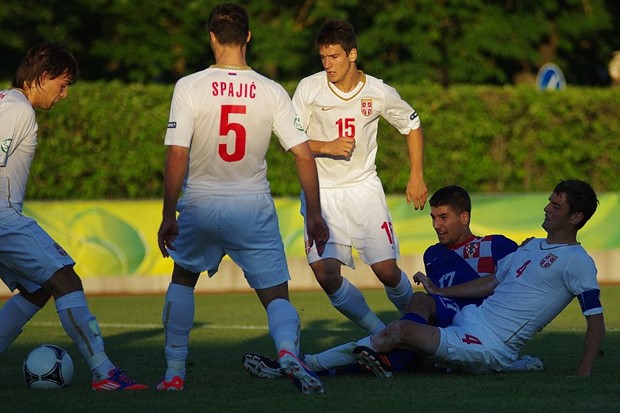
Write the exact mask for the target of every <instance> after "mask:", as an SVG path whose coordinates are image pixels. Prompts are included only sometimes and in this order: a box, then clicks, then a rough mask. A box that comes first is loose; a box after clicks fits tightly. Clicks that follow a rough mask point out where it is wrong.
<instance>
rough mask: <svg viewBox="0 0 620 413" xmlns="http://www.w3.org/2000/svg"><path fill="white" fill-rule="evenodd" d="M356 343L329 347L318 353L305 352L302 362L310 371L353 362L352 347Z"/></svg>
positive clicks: (347, 364)
mask: <svg viewBox="0 0 620 413" xmlns="http://www.w3.org/2000/svg"><path fill="white" fill-rule="evenodd" d="M355 347H357V343H355V342H351V343H346V344H341V345H339V346H337V347H333V348H330V349H328V350H325V351H322V352H321V353H318V354H306V356H305V357H304V362H305V363H306V365H307V366H308V368H310V370H312V371H321V370H328V369H331V368H335V367H341V366H349V365H352V364H355V363H356V361H355V357H353V349H355Z"/></svg>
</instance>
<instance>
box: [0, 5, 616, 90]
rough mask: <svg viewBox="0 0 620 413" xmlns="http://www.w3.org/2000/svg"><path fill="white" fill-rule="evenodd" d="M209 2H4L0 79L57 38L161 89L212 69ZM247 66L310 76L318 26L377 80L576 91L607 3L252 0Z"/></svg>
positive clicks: (94, 66)
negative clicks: (545, 77) (549, 76)
mask: <svg viewBox="0 0 620 413" xmlns="http://www.w3.org/2000/svg"><path fill="white" fill-rule="evenodd" d="M217 3H219V1H210V0H157V1H155V0H151V1H146V0H3V1H2V6H1V7H0V56H2V59H1V62H0V79H10V78H12V76H13V73H14V70H15V68H16V67H17V65H18V63H19V59H20V58H21V56H22V55H23V53H24V51H25V50H27V49H28V48H29V47H30V46H32V45H33V44H35V43H37V42H39V41H41V40H44V39H47V40H50V39H53V40H60V41H62V42H64V43H66V44H67V45H68V46H69V47H70V48H71V50H73V51H74V52H75V54H76V55H77V57H78V59H79V61H80V63H81V71H82V79H84V80H112V79H114V80H120V81H123V82H143V83H151V82H158V83H170V82H174V81H175V80H176V79H178V78H179V77H181V76H183V75H185V74H188V73H190V72H194V71H197V70H200V69H201V68H203V67H205V66H207V65H209V64H210V63H211V62H212V56H211V50H210V48H209V46H208V34H207V32H206V30H205V22H206V19H207V15H208V13H209V11H210V9H211V8H212V6H213V5H215V4H217ZM239 3H240V4H243V5H245V6H246V8H247V10H248V13H249V15H250V23H251V30H252V32H253V40H252V42H251V43H250V48H249V56H248V61H249V62H250V63H251V65H252V67H253V68H254V69H255V70H257V71H259V72H261V73H263V74H265V75H267V76H269V77H272V78H274V79H276V80H279V81H296V80H299V79H300V78H301V77H303V76H306V75H308V74H310V73H312V72H315V71H317V70H320V69H321V67H320V62H319V59H318V58H317V56H316V51H315V50H314V49H313V44H314V37H315V35H316V32H317V31H318V29H319V28H320V26H321V25H322V23H323V22H324V21H325V19H327V18H344V19H348V20H349V21H351V22H352V23H353V25H354V26H355V27H356V31H357V34H358V40H359V45H358V46H359V51H360V58H359V63H360V66H361V67H362V68H363V69H364V70H365V71H367V72H368V73H372V74H373V75H375V76H377V77H380V78H383V79H384V80H386V81H388V82H406V83H422V82H431V83H438V84H441V85H443V86H448V85H453V84H459V83H468V84H472V83H473V84H520V83H533V82H534V80H535V76H536V72H537V70H538V68H539V67H540V66H541V65H542V64H544V63H546V62H554V63H556V64H557V65H558V66H560V67H561V68H562V70H563V71H564V73H565V75H566V78H567V81H568V82H569V83H571V84H577V85H607V84H609V83H610V79H609V76H608V74H607V65H608V62H609V60H610V59H611V56H612V55H611V53H612V52H613V51H614V50H618V49H620V24H619V23H618V20H619V18H620V17H619V16H620V2H618V1H617V0H537V1H520V0H392V1H366V0H297V1H293V0H261V1H240V2H239Z"/></svg>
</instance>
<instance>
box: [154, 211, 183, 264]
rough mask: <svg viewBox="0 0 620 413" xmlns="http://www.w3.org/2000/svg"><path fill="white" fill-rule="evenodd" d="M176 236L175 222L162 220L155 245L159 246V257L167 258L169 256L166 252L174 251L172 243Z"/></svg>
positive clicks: (177, 228) (176, 227)
mask: <svg viewBox="0 0 620 413" xmlns="http://www.w3.org/2000/svg"><path fill="white" fill-rule="evenodd" d="M177 235H179V226H178V224H177V220H176V219H166V218H164V219H163V220H162V221H161V224H160V226H159V230H158V231H157V245H158V246H159V251H161V255H162V256H163V257H164V258H168V257H169V256H170V255H169V254H168V250H172V251H174V250H176V248H175V247H174V245H173V244H172V243H173V242H174V240H175V239H176V238H177Z"/></svg>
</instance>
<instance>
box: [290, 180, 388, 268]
mask: <svg viewBox="0 0 620 413" xmlns="http://www.w3.org/2000/svg"><path fill="white" fill-rule="evenodd" d="M321 212H322V214H323V218H324V219H325V222H327V226H328V227H329V241H328V242H327V245H326V246H325V252H324V253H323V255H322V256H320V257H319V255H318V253H317V251H316V246H314V245H313V246H312V248H311V249H310V250H309V251H308V252H307V258H308V262H309V263H310V264H311V263H313V262H315V261H318V260H321V259H324V258H336V259H338V260H339V261H340V262H342V263H343V264H344V265H347V266H349V267H351V268H355V263H354V262H353V256H352V248H355V249H356V250H357V252H358V254H359V255H360V258H361V259H362V261H364V262H365V263H366V264H368V265H372V264H375V263H377V262H381V261H385V260H387V259H398V257H399V247H398V239H397V238H396V235H395V234H394V230H393V228H392V217H391V216H390V211H389V210H388V207H387V202H386V200H385V193H384V192H383V186H382V185H381V181H380V180H379V178H378V177H374V178H372V179H369V180H368V181H365V182H363V183H361V184H359V185H356V186H351V187H346V188H321ZM305 213H306V206H305V197H304V196H303V194H302V196H301V214H302V215H303V216H304V218H305ZM304 237H305V239H306V240H307V239H308V235H307V232H306V231H304Z"/></svg>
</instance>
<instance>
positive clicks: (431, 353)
mask: <svg viewBox="0 0 620 413" xmlns="http://www.w3.org/2000/svg"><path fill="white" fill-rule="evenodd" d="M597 205H598V200H597V197H596V193H595V192H594V190H593V189H592V187H591V186H590V185H589V184H587V183H585V182H583V181H578V180H567V181H562V182H560V183H559V184H558V185H557V186H556V187H555V188H554V190H553V192H552V193H551V195H550V197H549V203H548V204H547V206H546V207H545V208H544V212H545V219H544V221H543V224H542V227H543V229H544V230H545V231H546V232H547V236H546V238H535V239H532V240H530V241H529V242H527V243H525V245H523V246H522V247H520V248H519V249H518V250H517V251H516V252H515V253H514V254H511V255H509V256H508V257H506V258H505V259H504V260H502V261H501V262H500V263H499V266H498V269H497V272H496V273H495V275H493V276H490V277H482V278H480V279H477V280H473V281H471V282H468V283H465V284H459V285H452V286H446V287H443V288H440V287H437V286H436V285H434V283H432V282H431V281H430V280H429V279H428V278H427V277H424V276H419V277H418V280H419V281H420V282H421V283H422V284H423V285H424V287H425V289H426V290H427V291H429V292H431V293H433V294H437V295H440V296H444V297H451V298H453V299H454V298H470V297H480V296H486V295H489V294H491V295H490V296H489V297H488V298H487V299H485V300H484V302H483V303H482V304H481V305H480V306H473V305H470V306H467V307H465V308H464V309H463V310H462V311H460V312H458V313H457V314H456V316H455V317H454V320H453V324H452V325H451V326H448V327H436V326H430V325H426V324H424V323H419V322H417V321H415V320H413V321H411V320H399V321H396V322H393V323H391V324H390V325H388V327H386V328H385V329H384V330H383V331H381V332H380V333H378V334H374V335H372V336H370V337H366V338H364V339H362V340H360V341H358V343H357V344H358V347H356V348H355V349H354V354H355V355H356V358H357V359H358V361H359V362H360V363H361V364H362V365H364V366H365V367H367V368H369V369H370V370H372V371H373V373H375V375H377V376H380V377H381V376H383V377H385V376H386V374H385V372H386V368H385V365H384V363H383V361H384V360H383V357H381V353H384V354H385V353H387V352H390V351H392V350H394V349H397V348H405V349H409V350H414V351H416V352H418V353H419V354H422V355H424V356H426V357H428V358H429V359H430V360H432V361H433V363H435V364H436V365H440V366H444V367H449V368H454V369H459V370H462V371H465V372H469V373H489V372H496V371H504V370H506V369H508V368H510V366H511V365H512V364H513V363H514V361H515V360H516V359H517V357H518V354H519V350H520V349H521V348H522V347H523V345H525V343H526V342H527V341H528V340H530V339H531V338H532V337H533V336H534V335H535V334H536V333H537V332H539V331H541V330H542V329H543V328H544V326H546V325H547V324H548V323H549V322H551V321H552V320H553V319H554V318H555V317H556V316H557V315H558V314H559V313H560V312H561V311H562V310H563V309H564V308H565V307H566V306H567V305H568V304H569V303H570V302H571V301H572V300H573V298H575V297H577V299H578V301H579V304H580V306H581V311H582V313H583V315H584V316H585V319H586V323H587V328H586V333H585V340H584V349H583V352H582V353H581V359H580V361H579V363H578V364H577V369H576V375H577V376H579V377H585V376H590V375H591V374H592V370H593V367H594V361H595V360H596V358H597V356H598V354H599V352H600V348H601V345H602V342H603V339H604V336H605V321H604V317H603V307H602V305H601V302H600V289H599V286H598V282H597V279H596V273H597V270H596V266H595V264H594V261H593V260H592V258H591V257H590V256H589V255H588V253H587V252H586V251H585V249H584V248H583V247H582V246H581V244H580V243H579V242H578V241H577V232H578V231H579V230H580V229H581V228H582V227H583V226H584V225H585V224H586V222H587V221H588V220H589V219H590V217H591V216H592V215H593V214H594V212H595V211H596V208H597ZM387 370H389V367H388V368H387ZM388 373H389V372H388Z"/></svg>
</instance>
